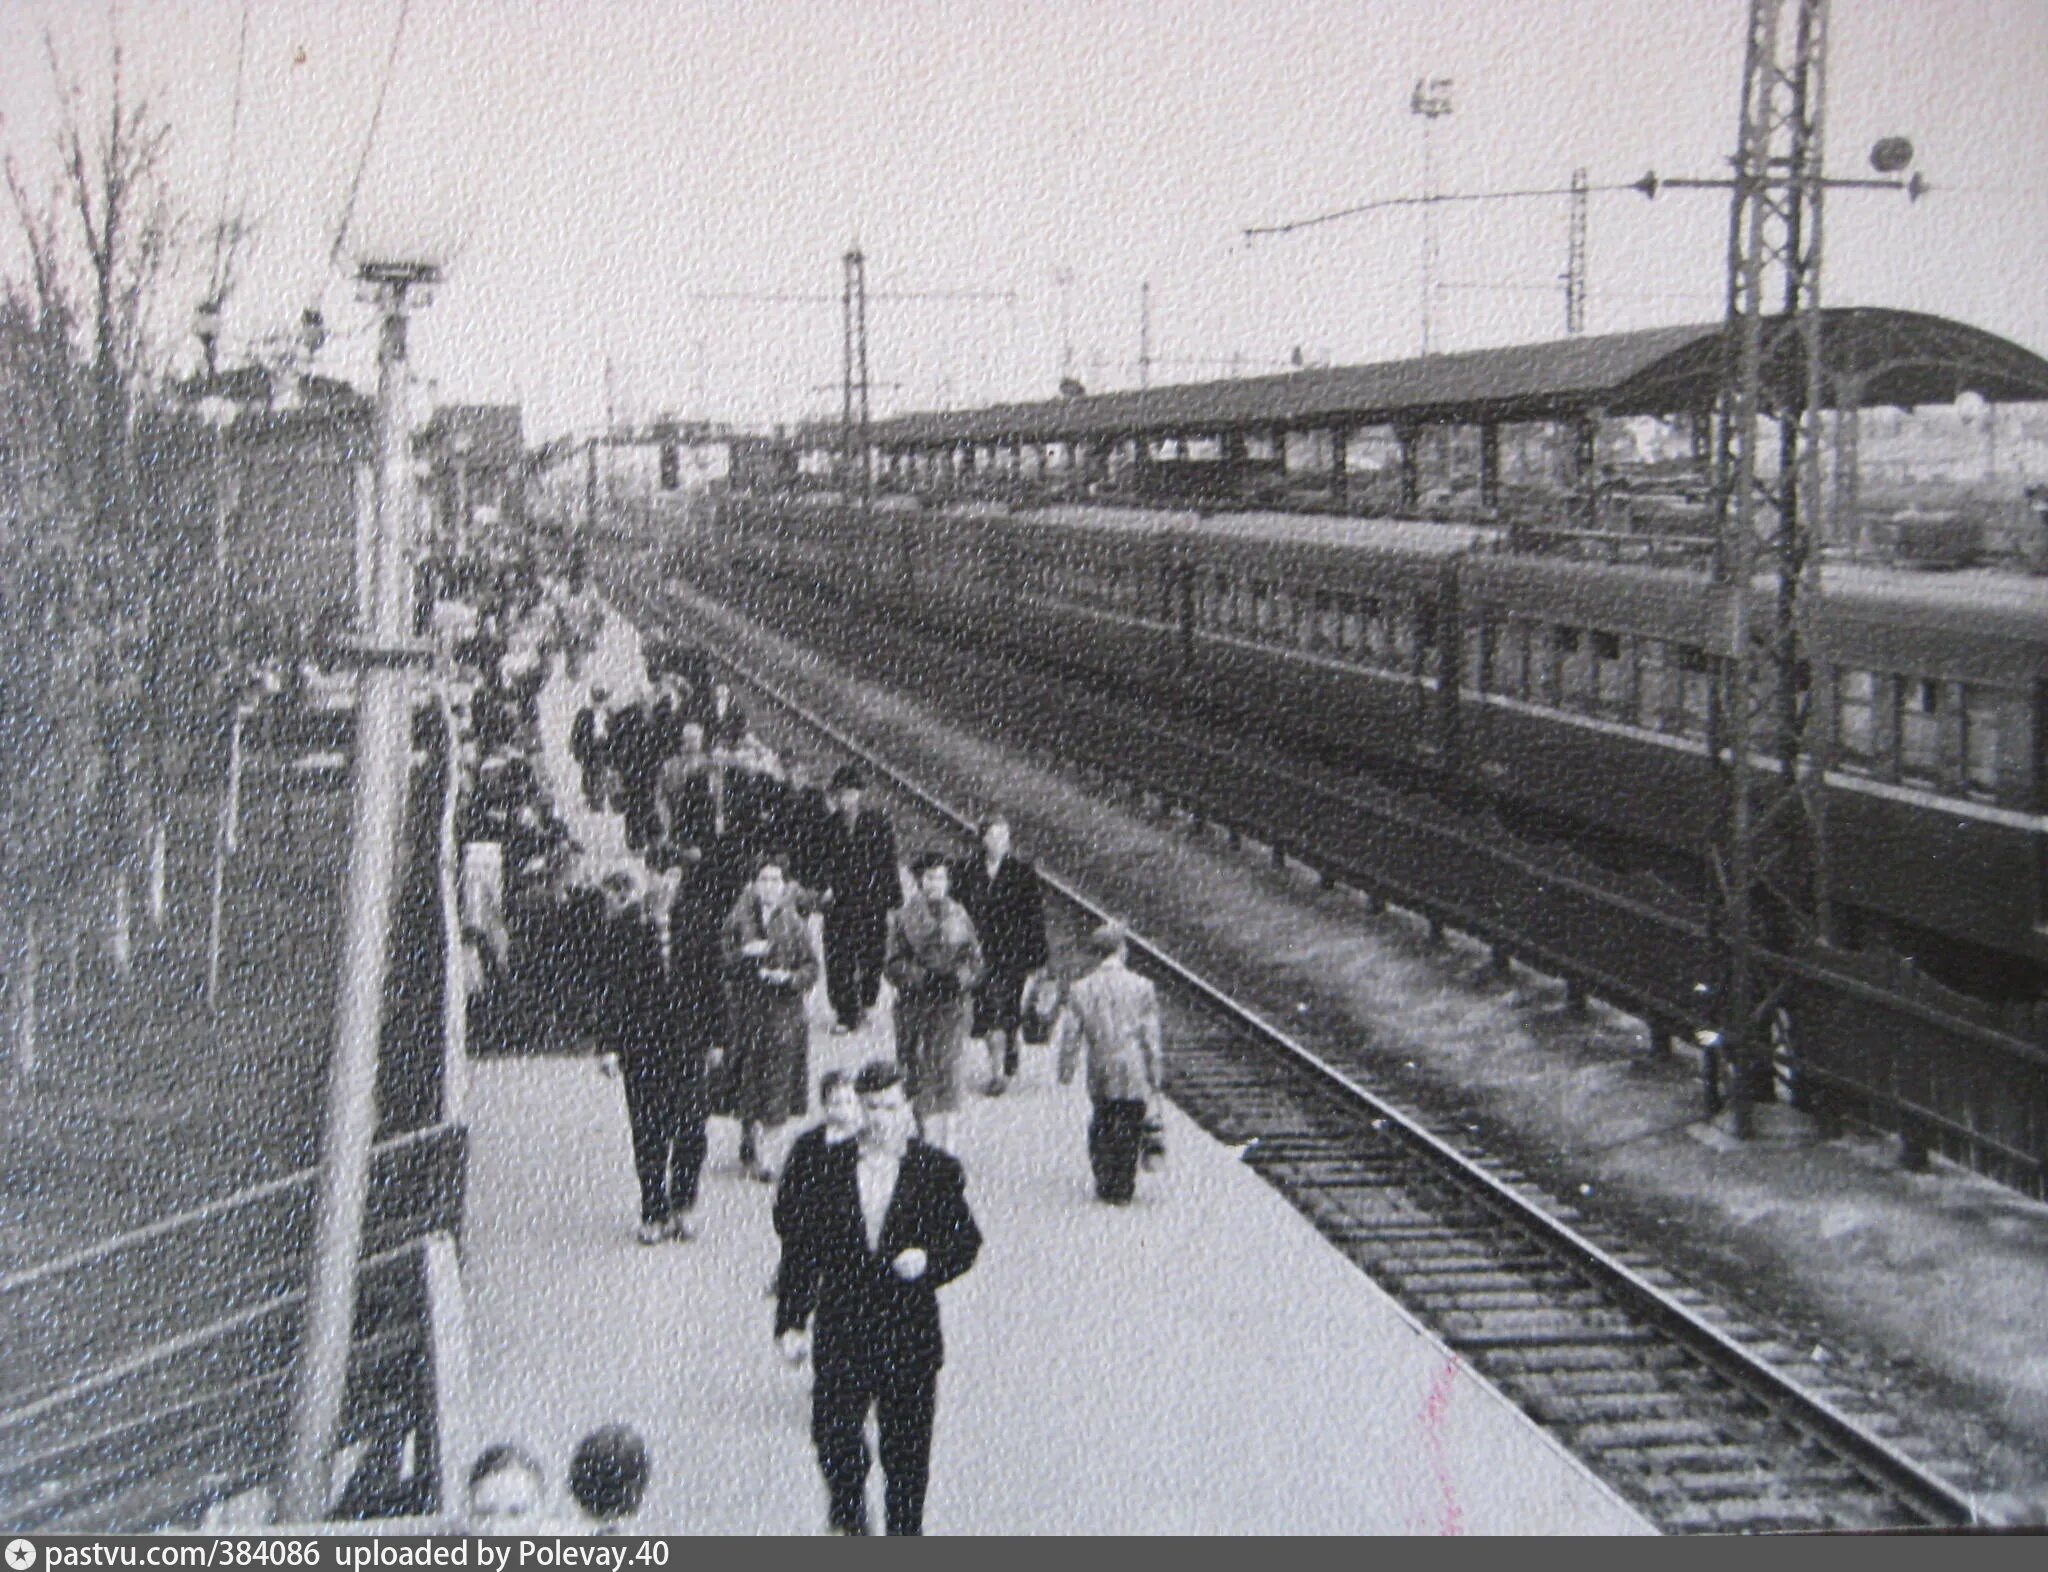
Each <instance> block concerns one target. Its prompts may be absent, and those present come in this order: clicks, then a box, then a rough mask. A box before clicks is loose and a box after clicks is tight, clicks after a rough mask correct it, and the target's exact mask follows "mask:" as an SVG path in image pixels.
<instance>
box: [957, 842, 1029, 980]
mask: <svg viewBox="0 0 2048 1572" xmlns="http://www.w3.org/2000/svg"><path fill="white" fill-rule="evenodd" d="M953 898H954V899H955V900H957V901H958V902H959V903H960V904H961V905H962V906H964V907H966V908H967V915H968V916H969V917H971V918H973V919H974V931H975V933H976V934H977V935H979V936H980V938H981V953H982V955H983V957H984V958H985V959H986V960H987V962H988V969H989V972H990V974H991V975H993V976H996V977H1002V978H1006V979H1011V978H1021V977H1023V976H1024V974H1025V973H1027V972H1035V971H1037V970H1038V968H1039V967H1041V966H1043V965H1044V964H1045V963H1046V961H1047V959H1048V958H1049V955H1050V952H1049V950H1048V949H1047V947H1046V942H1045V895H1044V892H1043V890H1042V889H1041V888H1040V886H1039V883H1038V873H1037V871H1036V870H1035V869H1034V868H1033V867H1032V866H1031V864H1030V863H1028V862H1026V861H1025V860H1024V859H1023V858H1022V857H1005V858H1004V859H1003V865H1002V867H1001V869H999V870H998V871H997V873H996V876H995V878H994V879H993V880H991V879H990V878H989V876H988V860H987V859H986V858H985V857H982V856H980V855H976V856H975V857H973V858H971V859H970V860H969V861H967V862H965V863H962V864H961V865H960V866H959V867H958V868H956V869H955V870H954V877H953Z"/></svg>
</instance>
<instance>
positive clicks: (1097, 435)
mask: <svg viewBox="0 0 2048 1572" xmlns="http://www.w3.org/2000/svg"><path fill="white" fill-rule="evenodd" d="M1725 332H1726V326H1725V324H1724V323H1722V322H1718V321H1717V322H1705V323H1695V324H1691V325H1686V326H1677V327H1663V328H1647V329H1641V330H1638V331H1635V332H1628V333H1607V334H1589V335H1583V336H1578V337H1573V338H1566V339H1557V340H1551V341H1549V342H1545V343H1538V344H1513V345H1506V346H1502V347H1500V348H1494V349H1477V350H1464V351H1458V352H1455V353H1451V354H1441V355H1428V356H1424V357H1422V358H1421V359H1410V360H1396V361H1382V362H1378V363H1375V364H1371V365H1354V366H1329V367H1311V368H1305V369H1302V370H1297V371H1289V372H1283V373H1279V374H1277V375H1267V376H1257V377H1241V378H1232V379H1229V380H1225V381H1212V382H1194V383H1178V384H1172V385H1168V386H1163V387H1154V388H1145V389H1126V390H1123V391H1119V392H1110V393H1093V394H1081V395H1078V396H1075V397H1068V398H1056V399H1046V400H1040V401H1036V402H1032V403H1022V404H1000V405H994V406H991V407H989V408H985V409H970V410H944V411H925V412H921V413H912V414H903V415H897V416H893V417H890V418H888V419H884V420H880V421H877V422H875V423H874V426H873V438H874V440H875V441H876V442H877V443H879V444H881V445H883V446H885V447H888V446H904V447H908V446H915V445H919V444H942V443H952V442H1009V441H1027V442H1071V441H1077V440H1081V441H1096V440H1103V439H1122V438H1127V437H1129V436H1131V435H1134V434H1138V433H1160V434H1175V433H1185V432H1202V431H1208V432H1217V431H1233V430H1258V429H1266V428H1270V427H1273V426H1276V425H1278V426H1283V427H1286V428H1288V429H1294V430H1301V429H1307V428H1309V427H1314V426H1321V425H1329V424H1347V425H1368V424H1374V423H1380V422H1390V421H1398V420H1404V419H1413V420H1419V421H1462V422H1477V421H1484V420H1506V421H1511V420H1538V419H1556V418H1561V417H1565V416H1568V415H1571V414H1574V413H1577V412H1579V411H1582V410H1586V409H1592V408H1598V409H1600V410H1602V411H1604V412H1606V413H1607V414H1609V415H1614V416H1626V415H1663V414H1671V413H1675V412H1678V411H1683V410H1694V409H1705V408H1707V407H1709V406H1711V405H1712V403H1713V401H1714V396H1715V393H1716V391H1717V389H1718V388H1719V385H1720V378H1721V371H1722V364H1723V353H1724V351H1723V335H1724V334H1725ZM1822 341H1823V344H1824V346H1825V349H1824V354H1825V356H1826V359H1827V369H1828V371H1829V373H1830V376H1829V379H1828V383H1827V385H1826V387H1825V389H1824V396H1825V397H1826V398H1827V399H1828V400H1829V402H1830V403H1834V402H1836V401H1838V400H1840V399H1842V398H1843V397H1844V396H1845V392H1848V393H1850V396H1853V397H1855V398H1856V400H1857V401H1858V402H1860V403H1861V404H1864V405H1872V404H1904V405H1919V404H1945V403H1949V402H1951V401H1952V400H1954V399H1955V398H1956V397H1957V395H1958V394H1959V393H1961V392H1962V391H1963V390H1965V389H1972V390H1975V391H1976V392H1978V393H1981V394H1982V395H1983V396H1984V397H1986V398H1988V399H1991V400H1993V401H1994V402H1998V403H2010V402H2014V401H2028V400H2036V399H2048V360H2043V359H2042V358H2041V357H2040V356H2039V355H2036V354H2034V353H2033V352H2031V351H2030V350H2027V349H2023V348H2022V347H2021V346H2019V345H2018V344H2015V343H2013V342H2011V341H2010V340H2008V339H2005V338H2001V337H2000V336H1998V335H1997V334H1994V333H1989V332H1986V331H1985V330H1984V329H1982V328H1977V327H1972V326H1970V325H1969V324H1967V323H1962V322H1956V321H1953V320H1950V319H1948V318H1944V317H1937V316H1930V315H1928V314H1926V313H1923V312H1914V311H1896V310H1889V309H1885V308H1881V307H1872V306H1849V307H1830V308H1828V310H1827V311H1825V312H1824V313H1823V340H1822ZM1793 361H1794V357H1789V356H1788V357H1787V359H1786V362H1785V365H1786V368H1787V370H1788V374H1796V371H1797V367H1796V365H1795V364H1794V363H1793ZM833 429H834V428H831V427H828V426H824V425H820V426H817V427H815V428H810V430H809V433H808V434H809V435H810V436H811V438H812V439H813V440H824V439H826V438H828V437H829V436H830V435H831V432H832V430H833Z"/></svg>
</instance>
